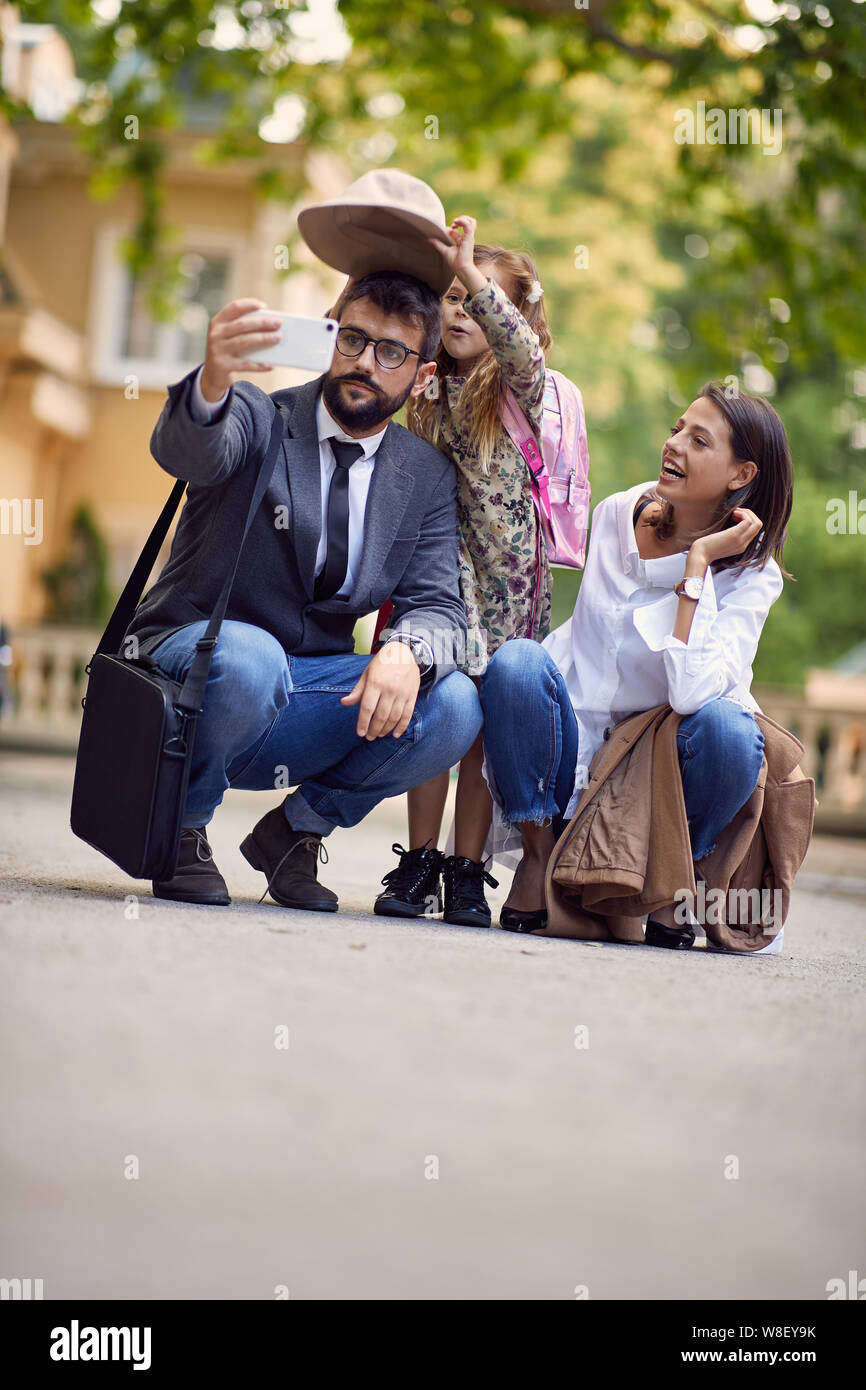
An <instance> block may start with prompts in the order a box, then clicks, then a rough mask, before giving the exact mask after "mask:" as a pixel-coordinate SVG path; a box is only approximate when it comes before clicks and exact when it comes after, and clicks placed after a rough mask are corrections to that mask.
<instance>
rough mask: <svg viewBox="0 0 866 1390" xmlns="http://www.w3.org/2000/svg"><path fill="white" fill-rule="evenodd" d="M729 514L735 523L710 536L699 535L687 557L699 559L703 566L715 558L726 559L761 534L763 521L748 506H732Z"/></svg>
mask: <svg viewBox="0 0 866 1390" xmlns="http://www.w3.org/2000/svg"><path fill="white" fill-rule="evenodd" d="M731 515H732V516H733V518H734V521H735V524H734V525H733V526H728V527H727V528H726V530H724V531H715V532H713V534H712V535H711V536H699V537H698V539H697V540H696V541H693V542H692V545H691V548H690V549H689V559H691V560H697V561H699V562H700V563H701V564H702V565H703V566H704V567H706V566H707V565H712V564H713V563H714V562H715V561H716V560H726V559H727V558H728V556H729V555H742V553H743V551H744V550H745V549H746V548H747V547H748V546H749V545H751V543H752V541H753V540H754V539H755V537H756V536H759V535H760V534H761V531H762V530H763V527H764V523H763V521H762V520H761V518H760V517H759V516H755V513H754V512H750V511H749V509H748V507H734V510H733V512H732V513H731Z"/></svg>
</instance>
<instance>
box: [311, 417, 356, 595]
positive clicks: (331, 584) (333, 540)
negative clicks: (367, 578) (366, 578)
mask: <svg viewBox="0 0 866 1390" xmlns="http://www.w3.org/2000/svg"><path fill="white" fill-rule="evenodd" d="M328 443H329V444H330V446H331V449H332V450H333V453H334V458H335V459H336V462H337V467H336V468H335V469H334V475H333V477H332V478H331V486H330V488H329V489H328V526H327V541H326V544H327V551H326V554H325V564H324V567H323V569H322V572H321V574H320V575H319V577H318V579H317V580H316V586H315V589H314V591H313V592H314V596H315V597H316V598H317V599H325V598H333V597H334V594H336V593H337V591H338V590H339V589H341V588H342V586H343V584H344V583H345V579H346V570H347V568H348V565H349V469H350V468H351V467H352V464H353V463H354V462H355V459H356V458H357V457H358V455H359V454H363V452H364V450H363V447H362V446H361V445H360V444H349V443H346V442H345V441H344V440H341V439H330V440H329V441H328Z"/></svg>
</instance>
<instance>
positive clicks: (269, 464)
mask: <svg viewBox="0 0 866 1390" xmlns="http://www.w3.org/2000/svg"><path fill="white" fill-rule="evenodd" d="M271 405H272V406H273V408H274V418H273V421H272V423H271V434H270V439H269V440H268V446H267V449H266V450H265V453H264V456H263V458H262V462H261V465H260V467H259V471H258V476H257V477H256V482H255V486H254V488H253V494H252V497H251V498H250V505H249V508H248V510H247V518H246V522H245V523H244V529H243V533H242V534H241V535H240V536H239V537H238V543H237V547H236V549H235V554H234V563H233V564H232V566H231V570H230V571H229V573H228V574H227V575H226V580H225V583H224V584H223V587H222V592H221V593H220V596H219V598H218V599H217V601H216V605H215V607H214V610H213V613H212V614H211V618H210V622H209V623H208V626H207V631H206V632H205V634H204V636H203V637H202V638H200V639H199V641H198V642H197V643H196V654H195V656H194V657H193V661H192V665H191V666H190V668H189V671H188V672H187V676H186V680H185V681H184V683H183V688H182V690H181V694H180V697H179V700H178V704H179V705H181V706H182V708H184V709H187V710H189V711H191V712H195V713H198V712H200V710H201V706H202V703H203V701H204V691H205V686H206V684H207V678H208V673H209V671H210V663H211V657H212V655H213V649H214V647H215V646H216V641H217V638H218V636H219V630H220V627H221V626H222V621H223V618H224V617H225V611H226V608H227V607H228V601H229V595H230V594H231V590H232V585H233V583H234V579H235V575H236V573H237V568H238V564H239V562H240V558H241V550H242V549H243V545H244V541H245V540H246V538H247V534H248V532H249V529H250V526H251V525H252V521H253V517H254V516H255V514H256V512H257V511H258V509H259V507H260V505H261V502H262V498H263V497H264V495H265V492H266V491H267V487H268V483H269V482H270V480H271V475H272V474H273V471H274V465H275V463H276V461H277V454H278V453H279V450H280V445H281V444H282V442H283V438H284V435H285V415H284V413H283V411H282V407H281V406H279V405H278V404H277V402H276V401H274V400H273V399H271ZM186 487H187V484H186V482H185V481H184V479H182V478H181V479H178V481H177V482H176V483H175V485H174V487H173V488H172V490H171V493H170V495H169V498H168V501H167V502H166V504H165V506H164V507H163V509H162V511H161V512H160V514H159V516H158V517H157V520H156V522H155V524H154V527H153V530H152V531H151V533H150V535H149V536H148V538H147V540H146V541H145V543H144V547H143V549H142V552H141V554H140V555H139V557H138V559H137V561H136V562H135V566H134V567H133V570H132V573H131V575H130V576H129V579H128V580H127V581H126V584H125V586H124V589H123V592H122V594H121V595H120V598H119V599H118V600H117V603H116V605H115V609H114V612H113V613H112V615H111V617H110V618H109V620H108V624H107V626H106V628H105V631H104V632H103V634H102V637H101V638H100V641H99V645H98V647H97V648H96V652H95V655H97V656H99V655H100V654H101V653H106V652H109V653H115V652H117V651H118V650H119V648H120V644H121V642H122V640H123V634H124V633H125V632H126V629H127V628H128V627H129V624H130V623H131V622H132V618H133V614H134V613H135V609H136V607H137V605H138V601H139V599H140V598H141V594H142V590H143V589H144V586H145V584H146V582H147V577H148V575H149V574H150V572H151V570H152V569H153V565H154V562H155V560H156V557H157V555H158V554H159V550H160V547H161V545H162V543H163V541H164V540H165V538H166V535H167V534H168V528H169V526H170V525H171V522H172V518H173V517H174V514H175V512H176V511H177V509H178V506H179V505H180V499H181V497H182V496H183V494H184V492H185V491H186Z"/></svg>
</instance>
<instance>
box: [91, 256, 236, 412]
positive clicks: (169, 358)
mask: <svg viewBox="0 0 866 1390" xmlns="http://www.w3.org/2000/svg"><path fill="white" fill-rule="evenodd" d="M120 235H121V234H120V232H119V231H118V230H117V229H114V230H113V231H111V232H107V233H105V234H104V235H103V236H102V237H101V238H100V246H99V248H98V251H97V264H96V276H95V291H96V293H95V303H94V320H93V370H94V376H95V377H96V379H97V380H98V381H101V382H105V383H106V384H117V383H121V382H125V381H126V380H127V379H128V378H129V377H130V376H134V377H136V378H137V379H138V381H139V383H140V385H141V386H143V387H145V388H161V387H165V386H167V385H168V384H169V383H170V382H173V381H177V380H178V378H179V377H181V376H184V375H185V374H186V373H187V372H189V371H191V370H192V369H193V367H195V366H197V365H198V364H199V363H200V362H202V361H203V360H204V353H205V343H206V340H207V329H208V324H209V322H210V320H211V318H212V317H213V315H214V314H215V313H216V312H217V310H218V309H221V308H222V307H223V305H224V304H226V303H228V301H229V300H230V299H232V298H234V297H235V293H236V291H235V285H234V280H235V267H236V264H237V259H238V248H237V247H234V246H231V245H229V244H227V243H225V242H223V244H222V245H214V244H211V245H205V244H201V242H198V243H197V244H196V245H190V247H189V249H188V250H187V252H186V253H185V254H184V256H183V258H182V260H181V273H182V276H183V281H182V286H181V290H180V300H181V304H182V308H181V312H180V315H179V317H178V318H177V319H176V320H175V321H174V322H172V323H163V322H160V321H158V320H156V319H154V318H152V316H151V315H150V313H149V311H148V307H147V296H146V287H145V285H144V284H142V283H141V282H140V281H138V280H136V279H135V278H134V277H133V276H132V274H131V273H130V271H129V269H128V267H127V266H126V265H125V263H124V262H123V261H122V259H121V258H120V254H119V241H120ZM211 241H213V238H211Z"/></svg>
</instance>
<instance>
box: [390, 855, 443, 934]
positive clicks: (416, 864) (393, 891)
mask: <svg viewBox="0 0 866 1390" xmlns="http://www.w3.org/2000/svg"><path fill="white" fill-rule="evenodd" d="M427 843H428V844H429V843H430V842H429V840H428V842H427ZM391 848H392V850H393V851H394V853H395V854H399V856H400V862H399V864H398V865H397V867H396V869H390V870H389V871H388V873H387V874H385V876H384V878H383V879H382V882H383V883H384V885H385V892H384V893H380V894H379V896H378V898H377V899H376V901H375V902H374V904H373V911H374V912H376V913H378V914H379V916H380V917H426V916H428V915H430V916H432V914H433V913H434V912H441V911H442V886H441V882H442V858H443V856H442V855H441V854H440V852H439V850H438V849H428V848H427V845H422V847H421V849H404V848H403V846H402V845H392V846H391Z"/></svg>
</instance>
